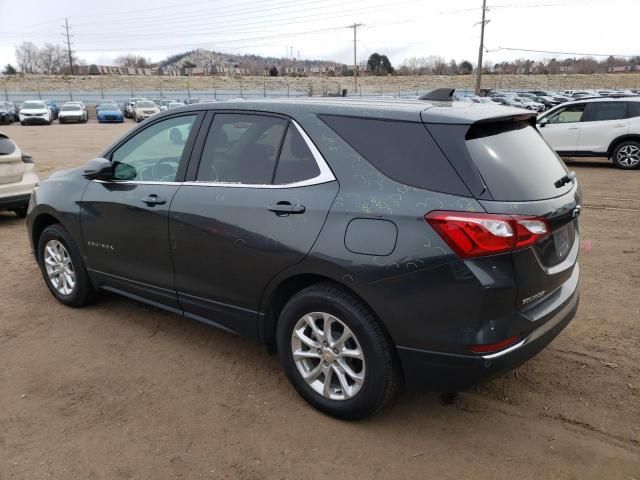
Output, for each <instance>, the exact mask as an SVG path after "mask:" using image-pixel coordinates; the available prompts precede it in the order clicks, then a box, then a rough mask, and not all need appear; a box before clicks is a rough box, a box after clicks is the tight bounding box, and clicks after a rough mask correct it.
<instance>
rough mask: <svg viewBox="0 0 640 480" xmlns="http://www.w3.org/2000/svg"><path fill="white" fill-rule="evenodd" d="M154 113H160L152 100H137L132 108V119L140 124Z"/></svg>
mask: <svg viewBox="0 0 640 480" xmlns="http://www.w3.org/2000/svg"><path fill="white" fill-rule="evenodd" d="M156 113H160V107H158V105H156V104H155V102H154V101H153V100H138V101H137V102H136V106H135V107H133V119H134V120H135V121H136V122H141V121H142V120H145V119H147V118H149V117H150V116H151V115H155V114H156Z"/></svg>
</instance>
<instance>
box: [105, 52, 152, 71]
mask: <svg viewBox="0 0 640 480" xmlns="http://www.w3.org/2000/svg"><path fill="white" fill-rule="evenodd" d="M115 63H116V65H119V66H121V67H135V68H148V67H153V66H154V64H153V63H152V62H151V59H150V58H144V57H141V56H138V55H133V54H127V55H121V56H119V57H117V58H116V59H115Z"/></svg>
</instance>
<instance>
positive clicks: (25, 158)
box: [22, 153, 33, 163]
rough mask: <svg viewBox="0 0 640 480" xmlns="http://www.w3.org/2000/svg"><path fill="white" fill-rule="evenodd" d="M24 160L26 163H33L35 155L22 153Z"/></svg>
mask: <svg viewBox="0 0 640 480" xmlns="http://www.w3.org/2000/svg"><path fill="white" fill-rule="evenodd" d="M22 161H23V162H24V163H33V157H32V156H31V155H29V154H28V153H23V154H22Z"/></svg>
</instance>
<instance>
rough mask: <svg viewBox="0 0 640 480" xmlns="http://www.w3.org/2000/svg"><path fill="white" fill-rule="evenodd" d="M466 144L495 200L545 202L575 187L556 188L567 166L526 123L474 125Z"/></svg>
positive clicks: (567, 185)
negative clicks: (556, 183) (544, 200)
mask: <svg viewBox="0 0 640 480" xmlns="http://www.w3.org/2000/svg"><path fill="white" fill-rule="evenodd" d="M465 142H466V145H467V149H468V150H469V153H470V155H471V158H472V160H473V162H474V163H475V165H476V167H477V168H478V171H479V172H480V175H482V178H483V180H484V182H485V184H486V185H487V188H488V189H489V192H490V193H491V195H492V196H493V198H494V200H499V201H530V200H543V199H547V198H553V197H557V196H559V195H562V194H564V193H567V192H568V191H569V190H571V188H572V186H573V184H572V183H568V184H566V185H565V186H563V187H561V188H556V187H555V185H554V183H555V182H556V181H557V180H559V179H560V178H561V177H562V176H564V175H565V174H566V169H565V167H564V164H563V163H562V161H561V160H560V159H559V158H558V156H557V155H556V153H555V152H554V151H553V150H552V149H551V147H549V145H548V144H547V143H546V142H545V141H544V140H543V139H542V137H541V136H540V134H539V133H538V131H537V130H536V129H535V128H534V127H533V126H531V124H529V123H528V122H526V121H517V122H495V123H486V124H475V125H472V126H471V128H470V129H469V131H468V132H467V135H466V138H465Z"/></svg>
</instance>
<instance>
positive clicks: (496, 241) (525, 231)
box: [424, 211, 549, 258]
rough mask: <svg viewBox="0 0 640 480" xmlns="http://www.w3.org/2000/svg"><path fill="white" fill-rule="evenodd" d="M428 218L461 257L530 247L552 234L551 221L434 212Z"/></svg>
mask: <svg viewBox="0 0 640 480" xmlns="http://www.w3.org/2000/svg"><path fill="white" fill-rule="evenodd" d="M424 218H425V220H426V221H427V222H428V223H429V225H431V226H432V227H433V228H434V230H435V231H436V232H438V234H439V235H440V236H441V237H442V239H443V240H444V241H445V242H447V245H449V246H450V247H451V249H452V250H453V251H454V252H456V253H457V254H458V256H459V257H461V258H473V257H481V256H484V255H493V254H496V253H504V252H508V251H511V250H516V249H519V248H524V247H528V246H529V245H533V244H534V243H536V242H537V241H538V240H539V239H541V238H543V237H545V236H546V235H547V234H548V233H549V225H548V223H547V221H546V220H545V219H544V218H538V217H526V216H521V215H496V214H492V213H471V212H443V211H434V212H430V213H428V214H427V215H425V217H424Z"/></svg>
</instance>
